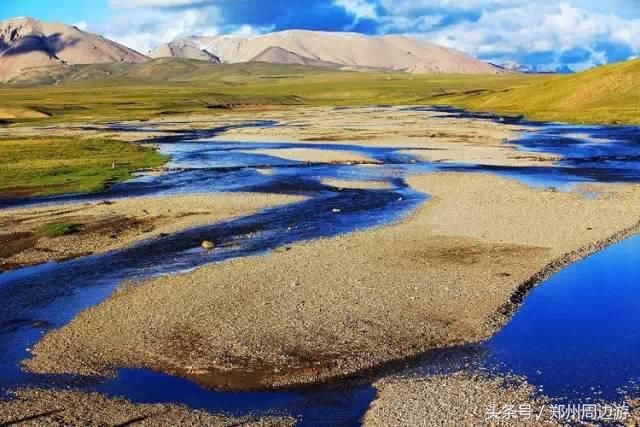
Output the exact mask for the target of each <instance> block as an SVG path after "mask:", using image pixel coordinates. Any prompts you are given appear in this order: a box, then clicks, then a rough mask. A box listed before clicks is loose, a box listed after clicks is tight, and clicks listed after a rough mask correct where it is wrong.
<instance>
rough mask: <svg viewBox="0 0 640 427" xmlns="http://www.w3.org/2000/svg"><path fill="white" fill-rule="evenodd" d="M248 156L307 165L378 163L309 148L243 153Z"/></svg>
mask: <svg viewBox="0 0 640 427" xmlns="http://www.w3.org/2000/svg"><path fill="white" fill-rule="evenodd" d="M245 152H246V153H249V154H263V155H266V156H273V157H279V158H281V159H287V160H295V161H298V162H307V163H379V162H377V161H376V160H374V159H372V158H370V157H367V156H363V155H361V154H358V153H353V152H348V151H339V150H320V149H318V150H314V149H310V148H285V149H278V150H276V149H264V150H251V151H245Z"/></svg>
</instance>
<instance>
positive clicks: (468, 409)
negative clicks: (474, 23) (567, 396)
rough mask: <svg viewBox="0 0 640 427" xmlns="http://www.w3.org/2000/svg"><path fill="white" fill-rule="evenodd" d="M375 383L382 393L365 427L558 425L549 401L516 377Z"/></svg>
mask: <svg viewBox="0 0 640 427" xmlns="http://www.w3.org/2000/svg"><path fill="white" fill-rule="evenodd" d="M375 386H376V388H377V389H378V396H377V398H376V400H375V401H374V402H373V404H372V405H371V407H370V408H369V411H368V412H367V414H366V415H365V418H364V425H365V427H404V426H415V427H419V426H424V427H428V426H447V427H459V426H480V425H489V426H491V425H518V426H555V425H559V424H557V423H556V422H555V421H554V420H553V419H552V417H551V414H550V412H549V408H548V406H547V404H548V401H547V400H545V399H543V398H540V397H535V396H534V393H535V389H534V388H533V387H532V386H530V385H528V384H526V383H523V382H519V381H517V380H516V379H503V378H493V379H490V378H487V377H483V376H475V375H468V374H464V373H456V374H452V375H439V376H434V377H430V378H428V379H415V378H393V379H384V380H380V381H378V382H377V383H376V384H375ZM510 405H512V407H513V408H514V413H513V414H509V415H507V414H506V412H504V410H505V408H507V407H509V406H510ZM493 408H495V412H492V409H493ZM498 417H505V418H504V419H499V418H498ZM506 417H509V419H507V418H506ZM538 417H539V419H538Z"/></svg>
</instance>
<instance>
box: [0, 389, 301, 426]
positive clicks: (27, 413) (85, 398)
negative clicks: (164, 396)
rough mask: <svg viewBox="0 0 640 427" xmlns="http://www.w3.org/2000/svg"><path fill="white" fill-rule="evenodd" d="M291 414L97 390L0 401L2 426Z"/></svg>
mask: <svg viewBox="0 0 640 427" xmlns="http://www.w3.org/2000/svg"><path fill="white" fill-rule="evenodd" d="M295 424H296V423H295V420H294V419H292V418H287V417H281V418H280V417H261V418H258V417H244V418H232V417H228V416H226V415H219V414H211V413H208V412H204V411H193V410H189V409H187V408H185V407H182V406H177V405H136V404H133V403H131V402H129V401H127V400H124V399H118V398H107V397H105V396H102V395H100V394H97V393H83V392H80V391H70V390H64V391H58V390H45V389H21V390H18V391H16V392H14V393H13V399H12V400H10V401H0V425H3V426H4V425H20V426H25V425H33V426H119V425H137V426H158V427H161V426H205V425H206V426H210V427H231V426H238V425H242V426H254V427H280V426H293V425H295Z"/></svg>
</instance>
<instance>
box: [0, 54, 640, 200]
mask: <svg viewBox="0 0 640 427" xmlns="http://www.w3.org/2000/svg"><path fill="white" fill-rule="evenodd" d="M0 99H2V104H0V127H5V132H4V133H5V134H7V132H6V131H7V130H8V134H9V135H10V129H11V127H13V126H26V125H44V124H58V123H90V122H106V121H112V120H134V119H153V118H158V117H163V116H170V115H174V114H185V113H189V114H223V113H224V111H226V110H228V109H234V108H237V107H243V106H246V107H253V108H260V107H261V106H273V105H279V106H363V105H381V104H389V105H454V106H460V107H464V108H467V109H472V110H478V111H491V112H498V113H503V114H518V115H520V114H522V115H525V116H527V117H529V118H533V119H540V120H555V121H566V122H574V123H608V124H612V123H614V124H629V123H640V60H635V61H628V62H624V63H620V64H615V65H610V66H606V67H599V68H596V69H593V70H590V71H587V72H584V73H579V74H575V75H568V76H556V75H520V74H507V75H484V76H469V75H446V76H445V75H437V76H433V75H410V74H404V73H383V72H344V71H335V70H328V69H321V68H313V67H305V66H295V65H294V66H291V65H289V66H284V65H274V64H265V63H253V64H235V65H212V64H209V63H206V62H201V61H194V60H176V59H160V60H154V61H150V62H148V63H144V64H136V65H131V64H108V65H90V66H73V67H69V68H68V69H66V70H64V72H61V73H60V74H58V75H50V74H47V75H43V76H42V77H40V78H38V79H36V80H34V81H31V82H28V83H21V84H17V83H16V84H5V85H0ZM114 161H115V162H116V166H115V168H112V167H111V166H112V164H113V162H114ZM165 161H166V159H165V158H164V157H163V156H161V155H159V154H157V153H155V152H154V151H153V150H151V149H148V148H141V147H138V146H135V145H133V144H129V143H125V142H122V141H116V140H107V139H89V140H85V139H79V138H75V137H70V138H59V137H56V138H46V137H42V138H22V139H20V138H8V137H5V138H3V139H0V164H2V166H3V167H2V169H1V170H0V197H2V196H19V195H47V194H55V193H67V192H90V191H98V190H101V189H103V188H105V187H106V186H108V185H110V184H111V183H114V182H118V181H121V180H124V179H127V178H129V177H130V176H131V173H132V172H133V171H135V170H136V169H140V168H147V167H154V166H158V165H161V164H162V163H164V162H165Z"/></svg>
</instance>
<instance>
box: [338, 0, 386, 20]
mask: <svg viewBox="0 0 640 427" xmlns="http://www.w3.org/2000/svg"><path fill="white" fill-rule="evenodd" d="M333 4H335V5H336V6H341V7H343V8H344V10H346V11H347V12H348V13H350V14H352V15H354V16H355V17H356V19H361V18H367V19H374V20H378V19H379V17H378V12H377V11H376V6H375V5H374V4H372V3H369V2H368V1H367V0H334V1H333Z"/></svg>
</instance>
